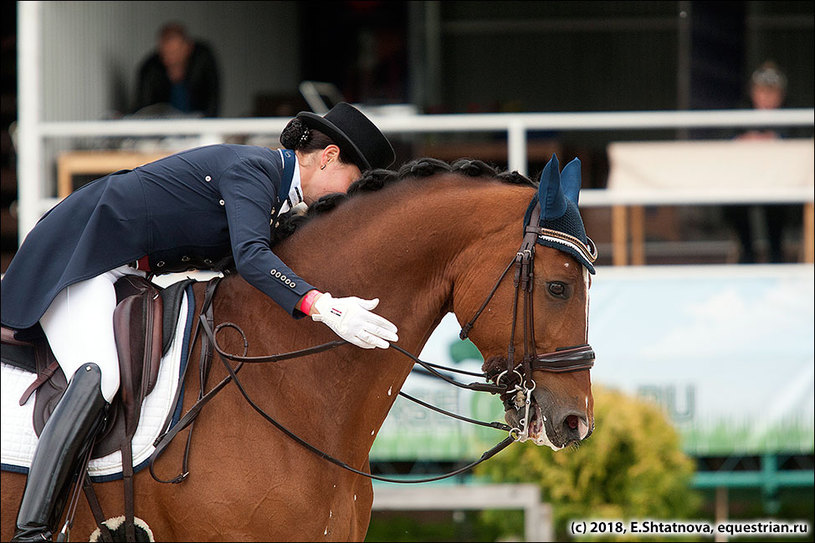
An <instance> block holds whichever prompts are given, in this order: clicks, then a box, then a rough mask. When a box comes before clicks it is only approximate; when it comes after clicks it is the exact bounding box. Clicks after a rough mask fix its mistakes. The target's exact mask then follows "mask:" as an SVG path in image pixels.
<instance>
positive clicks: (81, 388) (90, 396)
mask: <svg viewBox="0 0 815 543" xmlns="http://www.w3.org/2000/svg"><path fill="white" fill-rule="evenodd" d="M101 382H102V372H101V371H100V370H99V366H97V365H96V364H92V363H88V364H84V365H83V366H82V367H81V368H79V369H78V370H77V371H76V373H75V374H74V376H73V379H71V382H70V383H68V388H66V389H65V394H64V395H63V396H62V399H61V400H60V401H59V403H58V404H57V407H56V409H54V412H53V413H52V414H51V417H50V418H49V419H48V421H47V422H46V423H45V426H44V427H43V429H42V434H41V435H40V440H39V443H38V444H37V449H36V451H35V452H34V459H33V460H32V462H31V468H30V469H29V471H28V479H27V480H26V484H25V492H24V493H23V501H22V503H21V504H20V511H19V513H18V514H17V532H16V533H15V534H14V538H12V541H51V537H52V535H53V533H54V531H55V529H56V524H57V523H58V522H59V519H60V517H61V516H62V511H63V509H64V508H65V502H66V500H67V498H68V491H69V489H70V486H71V482H72V481H73V479H74V476H75V475H76V471H77V468H78V463H79V461H80V459H82V458H83V456H84V454H85V453H87V451H88V447H90V446H91V444H92V443H93V437H94V436H95V435H96V432H97V431H98V430H99V429H100V428H101V426H102V423H103V422H104V416H105V412H106V407H107V405H108V404H107V402H106V401H105V399H104V398H103V397H102V390H101Z"/></svg>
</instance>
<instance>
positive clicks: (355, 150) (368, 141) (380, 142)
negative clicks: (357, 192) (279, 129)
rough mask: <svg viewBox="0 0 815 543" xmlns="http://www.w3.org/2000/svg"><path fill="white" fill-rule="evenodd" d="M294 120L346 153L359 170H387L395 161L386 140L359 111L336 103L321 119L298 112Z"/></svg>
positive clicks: (347, 105)
mask: <svg viewBox="0 0 815 543" xmlns="http://www.w3.org/2000/svg"><path fill="white" fill-rule="evenodd" d="M297 118H298V119H300V120H301V121H303V122H304V123H305V124H306V126H308V127H309V128H314V129H315V130H319V131H320V132H323V133H325V134H326V135H327V136H328V137H330V138H331V139H332V140H334V142H335V143H336V144H337V146H338V147H339V148H340V149H341V150H342V151H343V152H344V153H348V154H349V155H350V156H351V158H352V159H353V161H354V163H355V164H356V165H357V166H358V167H359V169H360V170H370V169H372V168H387V167H388V166H390V165H391V164H393V161H394V160H395V159H396V154H395V153H394V152H393V147H391V144H390V142H389V141H388V138H386V137H385V135H384V134H383V133H382V132H380V131H379V129H378V128H377V127H376V125H375V124H374V123H372V122H371V121H370V119H368V117H366V116H365V115H364V114H363V113H362V112H361V111H360V110H358V109H357V108H355V107H354V106H352V105H351V104H346V103H345V102H340V103H339V104H337V105H336V106H334V107H332V108H331V110H330V111H329V112H328V113H326V114H325V115H324V116H322V117H321V116H320V115H317V114H316V113H311V112H310V111H301V112H300V113H298V114H297Z"/></svg>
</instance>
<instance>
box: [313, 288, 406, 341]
mask: <svg viewBox="0 0 815 543" xmlns="http://www.w3.org/2000/svg"><path fill="white" fill-rule="evenodd" d="M378 304H379V298H374V299H373V300H363V299H361V298H357V297H356V296H349V297H347V298H334V297H333V296H331V294H329V293H328V292H326V293H323V294H321V295H320V296H319V297H318V298H317V299H316V300H315V301H314V304H313V305H312V306H311V318H312V319H313V320H315V321H317V322H322V323H324V324H325V325H326V326H328V327H329V328H331V329H332V330H333V331H334V333H336V334H337V335H338V336H340V337H341V338H342V339H344V340H346V341H348V342H349V343H353V344H354V345H356V346H357V347H362V348H363V349H373V348H375V347H380V348H382V349H387V348H388V347H389V346H390V344H389V343H388V342H389V341H394V342H395V341H398V340H399V337H398V336H397V335H396V331H397V330H396V326H395V325H394V324H393V323H391V322H390V321H388V320H387V319H384V318H382V317H380V316H379V315H377V314H375V313H372V312H371V310H372V309H374V308H376V306H377V305H378Z"/></svg>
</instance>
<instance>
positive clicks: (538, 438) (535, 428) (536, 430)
mask: <svg viewBox="0 0 815 543" xmlns="http://www.w3.org/2000/svg"><path fill="white" fill-rule="evenodd" d="M520 414H521V413H518V412H517V411H514V410H511V411H508V412H507V422H508V423H509V424H510V425H513V426H517V427H519V426H520V420H519V415H520ZM510 417H511V418H510ZM529 417H530V419H531V420H530V421H529V425H528V428H529V437H528V439H529V440H530V441H532V442H533V443H534V444H535V445H537V446H539V447H540V446H542V445H546V446H547V447H549V448H551V449H552V450H553V451H559V450H560V449H562V448H563V447H562V446H560V447H559V446H556V445H555V444H553V443H552V441H551V440H550V439H549V436H548V435H547V434H546V416H545V415H544V414H543V412H542V411H541V408H540V405H538V402H536V401H535V399H534V398H533V399H532V403H531V404H530V406H529Z"/></svg>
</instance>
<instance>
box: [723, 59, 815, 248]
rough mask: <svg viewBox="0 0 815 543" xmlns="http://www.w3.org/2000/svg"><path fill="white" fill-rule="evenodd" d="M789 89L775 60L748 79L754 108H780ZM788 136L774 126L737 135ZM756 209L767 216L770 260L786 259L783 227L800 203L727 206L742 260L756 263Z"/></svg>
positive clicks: (746, 137)
mask: <svg viewBox="0 0 815 543" xmlns="http://www.w3.org/2000/svg"><path fill="white" fill-rule="evenodd" d="M786 92H787V77H786V75H784V72H783V71H782V70H781V69H780V68H779V67H778V66H777V65H776V64H775V63H774V62H772V61H767V62H765V63H763V64H762V65H761V66H759V67H758V69H756V71H754V72H753V75H752V76H751V77H750V82H749V88H748V93H749V99H750V105H749V106H748V107H752V108H754V109H778V108H780V107H781V106H782V105H783V104H784V100H785V99H786ZM782 137H786V134H785V133H784V132H783V131H781V130H779V129H777V128H775V127H768V128H757V129H753V130H749V131H747V132H745V133H743V134H740V135H738V136H736V139H741V140H773V139H778V138H782ZM752 208H757V209H758V210H759V212H761V213H762V214H763V216H764V220H765V222H766V226H767V241H768V243H769V252H768V254H767V260H768V261H769V262H784V251H783V246H782V242H783V233H784V226H785V225H786V224H787V223H789V222H791V219H793V218H794V216H795V215H796V213H800V206H792V205H763V206H746V205H732V206H727V207H726V208H725V218H727V219H728V220H729V221H730V222H731V223H732V225H733V227H734V228H735V230H736V234H737V235H738V237H739V244H740V246H741V252H740V256H739V262H740V263H748V264H749V263H754V262H757V261H758V259H757V255H756V251H755V248H754V239H753V237H754V232H753V227H752V223H751V217H750V214H751V209H752Z"/></svg>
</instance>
